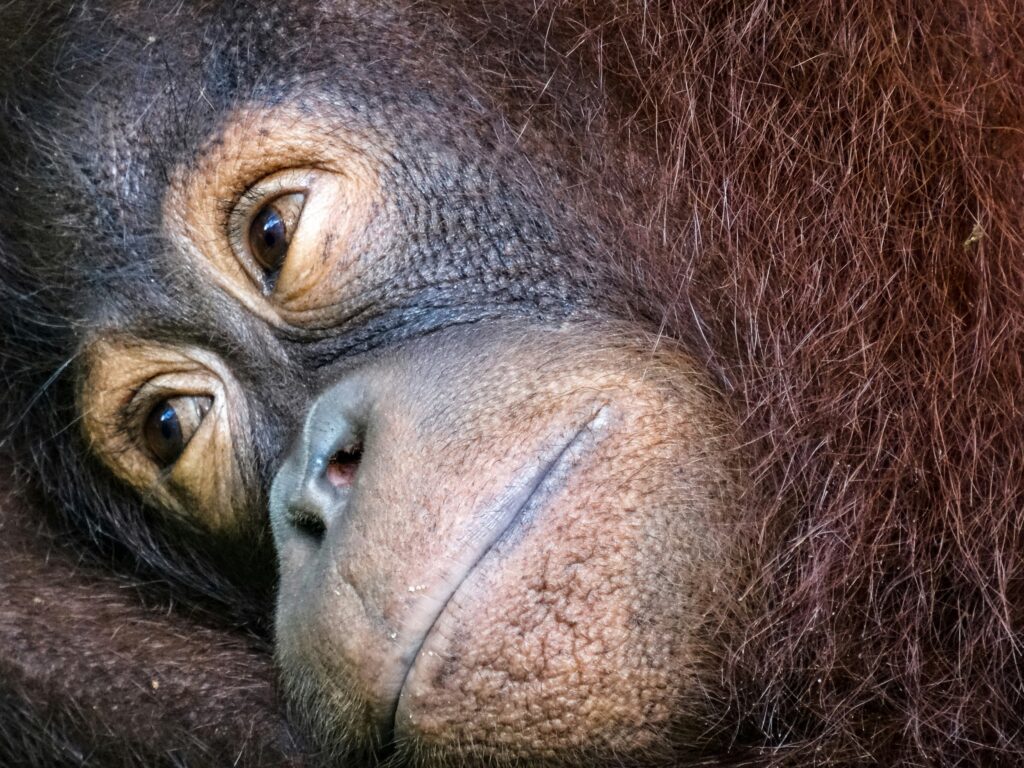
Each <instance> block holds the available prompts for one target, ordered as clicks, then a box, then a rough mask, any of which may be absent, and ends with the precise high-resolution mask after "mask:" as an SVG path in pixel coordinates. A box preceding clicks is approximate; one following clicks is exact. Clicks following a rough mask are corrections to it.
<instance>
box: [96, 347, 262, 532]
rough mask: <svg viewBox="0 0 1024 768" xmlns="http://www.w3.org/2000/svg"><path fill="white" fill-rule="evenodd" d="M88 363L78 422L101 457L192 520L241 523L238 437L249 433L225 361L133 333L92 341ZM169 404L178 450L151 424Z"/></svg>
mask: <svg viewBox="0 0 1024 768" xmlns="http://www.w3.org/2000/svg"><path fill="white" fill-rule="evenodd" d="M85 360H86V365H85V371H86V375H85V377H84V379H83V381H82V384H81V387H80V389H79V400H80V407H81V412H82V427H83V430H84V432H85V436H86V439H87V440H88V441H89V444H90V446H91V448H92V450H93V451H94V453H95V454H96V455H97V456H98V457H99V458H100V460H102V461H103V463H104V464H106V466H107V467H108V468H109V469H110V470H111V471H112V472H113V473H114V474H115V475H116V476H117V477H119V478H120V479H121V480H123V481H124V482H126V483H128V484H129V485H130V486H132V487H133V488H135V489H136V490H137V491H138V492H139V493H140V495H141V496H143V497H144V498H145V499H146V500H147V501H148V502H149V503H151V504H153V505H155V506H157V507H160V508H161V509H163V510H164V511H165V512H167V513H168V514H169V515H170V516H171V517H174V518H177V519H179V520H181V521H182V522H184V523H186V524H187V525H189V526H192V527H195V528H199V529H204V530H206V531H210V532H213V533H225V534H230V533H231V532H233V531H237V530H239V529H241V528H243V527H244V526H246V525H247V524H248V522H249V521H247V520H244V519H242V518H243V516H244V510H246V509H247V508H248V506H249V505H248V504H247V501H248V499H247V498H246V493H247V491H246V489H247V488H251V487H252V484H251V482H250V475H251V471H252V470H251V458H250V457H249V456H248V455H247V449H246V446H245V444H244V442H242V441H237V440H235V439H234V436H235V435H244V434H245V432H246V428H245V425H246V423H247V417H246V409H245V401H244V398H243V396H242V393H241V390H240V389H239V386H238V384H237V382H236V381H235V380H234V377H233V376H231V373H230V371H228V370H227V368H226V367H225V366H224V364H223V363H222V362H221V361H220V360H219V359H218V358H217V357H216V356H215V355H212V354H211V353H209V352H207V351H205V350H201V349H198V348H193V347H175V346H170V345H162V344H155V343H150V342H143V341H138V340H135V339H113V340H110V339H107V340H99V341H96V342H93V343H92V344H90V345H89V347H88V350H87V352H86V355H85ZM165 405H170V406H171V407H172V408H173V409H174V411H175V415H176V417H177V418H178V420H179V422H178V426H179V428H181V429H182V444H181V446H180V448H181V450H180V452H179V451H176V450H170V448H174V446H173V445H172V446H170V448H169V447H168V445H166V444H164V443H162V442H160V438H161V437H162V435H161V434H160V433H159V432H154V431H153V425H152V423H151V421H150V420H151V418H152V417H153V414H154V411H157V412H159V410H160V409H161V408H162V407H164V406H165ZM186 438H187V439H186ZM153 441H157V442H156V443H154V442H153ZM154 448H156V450H154Z"/></svg>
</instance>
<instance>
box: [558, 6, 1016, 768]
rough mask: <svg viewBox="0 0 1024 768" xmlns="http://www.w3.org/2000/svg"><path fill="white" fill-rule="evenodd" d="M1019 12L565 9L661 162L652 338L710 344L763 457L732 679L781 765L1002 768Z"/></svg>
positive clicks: (1009, 632)
mask: <svg viewBox="0 0 1024 768" xmlns="http://www.w3.org/2000/svg"><path fill="white" fill-rule="evenodd" d="M543 10H544V11H545V12H548V11H551V12H554V10H555V9H554V8H553V7H551V6H550V4H549V5H545V6H543ZM1022 12H1024V8H1022V7H1021V5H1020V4H1019V3H1013V2H1001V1H999V0H996V1H994V2H971V1H970V0H965V1H964V2H942V3H934V2H908V3H900V4H896V3H889V4H882V3H875V2H849V3H832V2H818V3H813V2H811V3H802V4H798V5H797V6H796V7H792V6H789V5H784V4H781V3H773V2H767V3H750V4H741V3H734V2H721V3H712V4H703V5H701V6H700V7H696V6H694V7H690V6H689V4H686V3H673V4H666V5H665V6H663V7H662V8H660V9H655V8H652V7H651V6H650V4H646V3H637V2H625V3H619V4H618V5H617V6H616V7H614V8H611V9H609V8H607V7H603V8H598V7H597V5H596V4H585V6H584V9H583V11H582V13H581V14H580V18H581V19H582V21H581V24H580V28H585V29H586V32H583V33H581V35H580V41H579V42H580V43H581V44H582V46H581V48H578V49H577V51H580V50H589V51H591V52H593V53H594V55H595V56H597V57H598V58H599V59H600V58H603V64H604V68H605V72H606V73H607V75H606V77H607V79H608V81H609V82H610V83H611V84H612V86H611V87H614V88H616V89H622V90H623V91H625V92H628V93H630V94H635V95H636V96H638V97H639V101H640V105H639V107H638V109H637V110H636V112H635V114H633V115H632V116H631V117H630V119H628V120H626V121H625V122H624V125H623V128H622V130H623V131H624V133H625V134H627V135H640V134H645V133H647V134H650V133H653V134H654V135H655V136H656V140H657V142H658V146H659V153H660V155H659V156H660V160H659V165H660V167H661V169H662V176H661V183H660V186H659V190H658V194H657V195H656V196H655V198H654V200H653V202H652V203H651V204H650V205H649V208H648V219H647V220H648V222H649V234H650V235H651V236H652V237H653V238H654V240H655V242H654V243H653V244H652V248H651V251H652V252H654V253H655V254H664V253H666V252H667V253H669V254H671V258H670V259H663V258H662V257H661V256H659V255H656V256H654V257H653V258H652V260H651V262H650V263H651V266H650V267H649V269H651V270H652V272H653V274H655V275H662V276H663V275H672V276H676V275H685V276H686V278H687V282H689V284H690V286H691V287H690V289H689V296H688V301H686V300H684V301H680V302H678V303H677V305H675V306H670V307H667V308H666V311H665V325H666V331H667V332H669V333H671V332H672V331H671V329H673V328H676V327H685V326H687V325H688V324H691V325H692V321H693V314H696V315H698V316H699V317H700V318H702V319H703V320H704V321H705V322H706V323H707V324H708V331H707V337H708V339H709V352H708V354H709V359H710V360H711V362H712V363H713V364H714V365H716V366H717V367H720V368H721V369H722V371H723V373H724V377H725V380H726V381H727V382H728V383H729V384H730V385H731V389H732V394H733V396H734V398H735V401H736V402H737V404H738V407H739V408H741V409H742V410H743V411H744V412H745V413H746V414H747V417H746V427H747V429H748V430H749V432H750V434H751V437H752V440H753V441H754V443H755V444H756V447H757V450H758V452H759V456H760V465H759V468H758V470H757V471H756V472H755V473H754V477H755V478H756V485H755V488H754V489H753V491H752V493H751V497H750V498H751V513H752V514H755V515H757V516H758V517H759V518H760V519H761V520H762V521H763V523H762V532H763V533H762V537H761V540H760V541H759V542H758V547H759V548H760V551H761V552H762V555H761V562H762V563H763V566H762V568H761V570H760V572H759V573H758V574H757V577H756V578H755V579H754V580H753V582H752V583H751V585H750V587H749V590H748V592H747V593H746V602H747V603H748V604H750V605H752V606H757V607H756V608H751V611H752V615H753V620H752V622H751V623H750V624H749V625H748V626H747V627H746V628H745V629H744V630H743V631H742V632H741V633H740V634H739V636H737V637H734V638H733V639H732V641H731V643H730V650H729V654H728V657H727V665H726V667H727V670H728V671H727V675H728V679H729V681H730V682H731V683H732V690H733V691H734V692H735V694H736V698H735V700H734V701H733V702H732V707H733V709H732V712H733V715H734V716H735V715H738V716H739V718H740V720H741V722H742V723H744V724H745V725H746V726H747V727H749V728H751V729H753V730H754V731H755V732H757V733H758V734H759V735H762V734H763V736H764V737H765V738H766V739H767V740H768V741H769V742H770V743H777V744H787V745H790V746H794V747H796V749H795V752H790V751H789V750H787V751H786V753H785V754H784V756H783V758H784V759H788V758H792V759H793V761H794V762H796V763H798V764H806V761H807V760H809V759H812V758H815V757H820V755H822V754H825V755H828V756H829V758H828V759H829V760H830V761H831V762H839V763H841V764H851V763H856V762H860V761H862V760H863V761H865V762H868V761H870V760H871V759H872V758H873V759H876V760H879V761H881V762H882V763H883V764H885V765H897V764H899V765H924V764H936V763H941V764H943V765H956V764H985V765H991V764H993V763H994V762H995V761H996V760H1001V761H1003V762H1005V763H1006V764H1011V763H1015V762H1017V761H1020V760H1022V759H1024V730H1022V728H1024V714H1022V713H1024V678H1022V674H1021V668H1020V654H1021V647H1020V644H1021V640H1022V639H1024V638H1022V620H1024V576H1022V572H1021V569H1022V566H1024V540H1022V534H1021V531H1022V528H1024V508H1022V504H1021V502H1022V488H1024V466H1022V463H1024V462H1022V450H1021V449H1022V437H1021V436H1022V427H1024V419H1022V410H1021V409H1022V405H1024V403H1022V394H1024V392H1022V384H1021V382H1022V378H1024V377H1022V373H1024V371H1022V368H1024V366H1022V354H1021V350H1022V348H1024V314H1022V309H1024V307H1022V303H1021V300H1022V289H1024V248H1022V246H1024V228H1022V226H1021V221H1022V216H1021V211H1022V208H1021V205H1022V202H1024V131H1022V129H1024V119H1022V118H1024V113H1022V108H1021V105H1022V104H1024V15H1022ZM568 34H570V35H571V33H568ZM623 41H625V42H626V43H627V45H626V46H623V45H622V44H621V43H622V42H623ZM575 55H581V54H579V53H577V54H575ZM659 240H660V241H661V242H658V241H659ZM666 244H667V245H668V246H669V247H668V248H664V245H666ZM690 281H692V282H690ZM664 282H665V281H664V280H663V279H662V280H660V281H659V284H661V283H664ZM672 282H673V284H678V280H674V281H672ZM719 725H720V726H721V727H722V728H723V729H725V730H728V731H730V732H735V733H736V735H737V736H738V737H742V736H741V730H742V729H741V730H740V731H732V729H734V728H735V725H734V723H732V722H729V721H723V722H722V723H720V724H719ZM800 746H806V749H799V747H800ZM819 749H823V750H824V751H823V752H822V751H816V750H819ZM787 756H788V757H787Z"/></svg>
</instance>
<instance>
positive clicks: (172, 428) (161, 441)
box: [143, 396, 213, 467]
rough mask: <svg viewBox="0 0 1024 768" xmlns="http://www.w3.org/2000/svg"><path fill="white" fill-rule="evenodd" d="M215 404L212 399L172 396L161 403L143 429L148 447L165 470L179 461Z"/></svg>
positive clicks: (152, 412)
mask: <svg viewBox="0 0 1024 768" xmlns="http://www.w3.org/2000/svg"><path fill="white" fill-rule="evenodd" d="M212 404H213V398H211V397H196V396H182V397H172V398H170V399H169V400H163V401H161V402H160V403H157V405H156V407H155V408H153V410H152V411H150V412H149V416H147V417H146V423H145V425H144V427H143V437H144V438H145V441H146V447H147V448H148V449H149V452H150V453H151V454H153V458H154V459H155V460H156V462H157V463H158V464H159V465H160V466H161V467H169V466H171V464H173V463H174V462H176V461H177V460H178V457H179V456H181V454H182V452H183V451H184V450H185V446H187V445H188V443H189V441H190V440H191V439H192V436H193V435H195V433H196V430H198V429H199V425H200V424H202V422H203V418H205V416H206V413H207V411H209V410H210V406H211V405H212Z"/></svg>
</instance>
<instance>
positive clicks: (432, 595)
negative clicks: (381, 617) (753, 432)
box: [384, 406, 607, 734]
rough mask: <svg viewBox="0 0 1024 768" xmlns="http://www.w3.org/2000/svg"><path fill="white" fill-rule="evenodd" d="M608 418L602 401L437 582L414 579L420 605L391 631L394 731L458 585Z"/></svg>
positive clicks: (523, 476)
mask: <svg viewBox="0 0 1024 768" xmlns="http://www.w3.org/2000/svg"><path fill="white" fill-rule="evenodd" d="M606 420H607V406H601V407H599V408H598V409H597V411H596V412H595V413H593V415H591V416H590V418H588V419H587V420H586V421H585V422H584V423H583V424H582V425H581V426H580V427H578V428H576V429H574V430H572V431H571V432H570V433H569V435H568V438H566V437H565V436H564V435H562V436H560V437H559V438H555V439H552V440H551V441H550V443H551V446H550V447H549V448H548V449H547V450H545V451H543V453H542V457H543V458H542V459H541V460H539V461H538V462H537V463H536V464H535V465H534V466H533V467H531V468H529V469H528V470H527V471H525V472H523V473H520V477H519V478H517V480H516V481H514V482H513V483H511V484H510V485H509V486H508V487H506V489H505V490H504V492H503V493H502V494H501V495H500V496H499V497H498V498H497V499H495V500H494V501H493V502H490V503H488V504H487V505H486V506H484V507H483V509H482V510H481V512H480V513H479V514H478V515H477V519H478V521H479V522H478V524H477V525H475V526H474V527H473V531H472V532H471V533H470V534H469V535H468V536H467V539H466V541H465V542H463V545H462V546H461V547H459V552H460V556H459V557H458V558H457V559H454V560H453V561H452V562H451V563H450V564H449V565H448V567H447V568H445V570H444V573H443V575H442V576H441V578H440V579H438V580H437V581H436V582H435V583H434V584H433V585H413V586H411V587H409V591H410V592H420V596H419V599H418V601H417V604H416V605H415V607H414V608H413V609H412V610H411V611H410V613H409V615H408V617H407V618H406V620H405V621H404V622H403V625H402V628H401V629H400V630H399V631H397V632H395V633H392V634H393V636H391V637H389V639H390V640H391V641H393V642H394V643H395V644H396V645H397V646H398V647H400V648H403V649H405V650H404V652H402V653H400V655H399V659H398V662H399V663H398V664H397V665H396V667H397V669H396V675H395V677H394V678H393V682H392V684H391V685H389V686H387V688H388V689H390V693H391V695H390V696H389V697H388V698H389V700H390V706H389V708H388V710H387V715H386V716H385V723H384V725H385V727H386V728H387V729H388V731H389V732H390V733H392V734H394V732H395V725H396V716H397V713H398V709H399V703H400V702H401V700H402V696H403V694H404V692H405V689H406V684H407V683H408V681H409V679H410V677H411V676H412V672H413V670H414V668H415V667H416V661H417V659H419V658H420V656H421V654H422V653H423V652H424V646H425V644H426V642H427V639H428V638H429V637H430V635H431V631H432V630H433V628H434V626H435V625H436V624H437V622H438V619H439V618H440V617H441V616H442V615H443V614H444V612H445V610H446V609H447V608H448V605H449V604H450V603H451V601H452V599H453V598H454V597H455V595H456V593H457V592H458V591H459V588H460V587H461V586H462V585H463V583H464V582H465V581H466V580H467V578H468V577H469V576H470V574H471V573H473V572H474V571H475V570H476V569H477V567H478V566H479V565H480V564H481V563H482V561H483V560H484V559H485V558H486V557H487V555H488V554H489V553H490V552H491V551H492V550H493V549H494V547H495V546H496V545H497V544H498V543H499V542H502V541H506V540H508V539H510V538H511V537H513V536H515V535H517V534H519V533H520V532H521V531H522V529H523V528H524V527H526V526H528V524H529V521H530V520H531V519H532V518H533V517H535V516H536V515H537V514H538V513H539V512H540V511H541V510H543V509H544V508H545V507H546V505H547V503H548V501H549V500H550V498H551V497H553V496H554V495H555V494H556V493H557V491H558V490H559V489H560V488H561V487H562V486H563V485H564V484H565V482H566V481H567V479H568V478H569V477H570V476H571V475H572V474H573V472H574V470H575V469H576V467H577V466H578V465H579V463H580V462H581V461H582V460H583V459H584V458H585V456H586V455H587V454H588V453H590V452H591V450H592V449H593V446H594V440H593V436H594V434H595V433H596V432H597V431H598V430H599V429H600V428H601V427H602V426H603V424H604V422H605V421H606Z"/></svg>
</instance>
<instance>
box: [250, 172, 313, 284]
mask: <svg viewBox="0 0 1024 768" xmlns="http://www.w3.org/2000/svg"><path fill="white" fill-rule="evenodd" d="M305 201H306V196H305V195H304V194H302V193H301V192H292V193H290V194H287V195H282V196H281V197H278V198H276V199H275V200H272V201H270V202H269V203H267V204H266V205H264V206H263V207H262V208H260V209H259V210H258V211H257V212H256V215H255V216H254V217H253V220H252V223H251V224H250V225H249V232H248V239H247V245H248V248H249V253H250V254H252V257H253V260H254V261H255V262H256V263H257V264H258V265H259V266H260V268H261V269H262V270H263V271H264V273H265V275H266V277H267V280H268V281H270V282H272V280H273V278H274V276H275V275H276V273H277V272H278V271H279V270H280V269H281V267H282V265H283V264H284V260H285V257H287V255H288V246H289V245H290V244H291V241H292V236H293V234H294V233H295V228H296V227H297V226H298V223H299V216H300V215H301V214H302V206H303V204H304V203H305ZM268 287H270V288H272V287H273V286H272V285H268Z"/></svg>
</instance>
